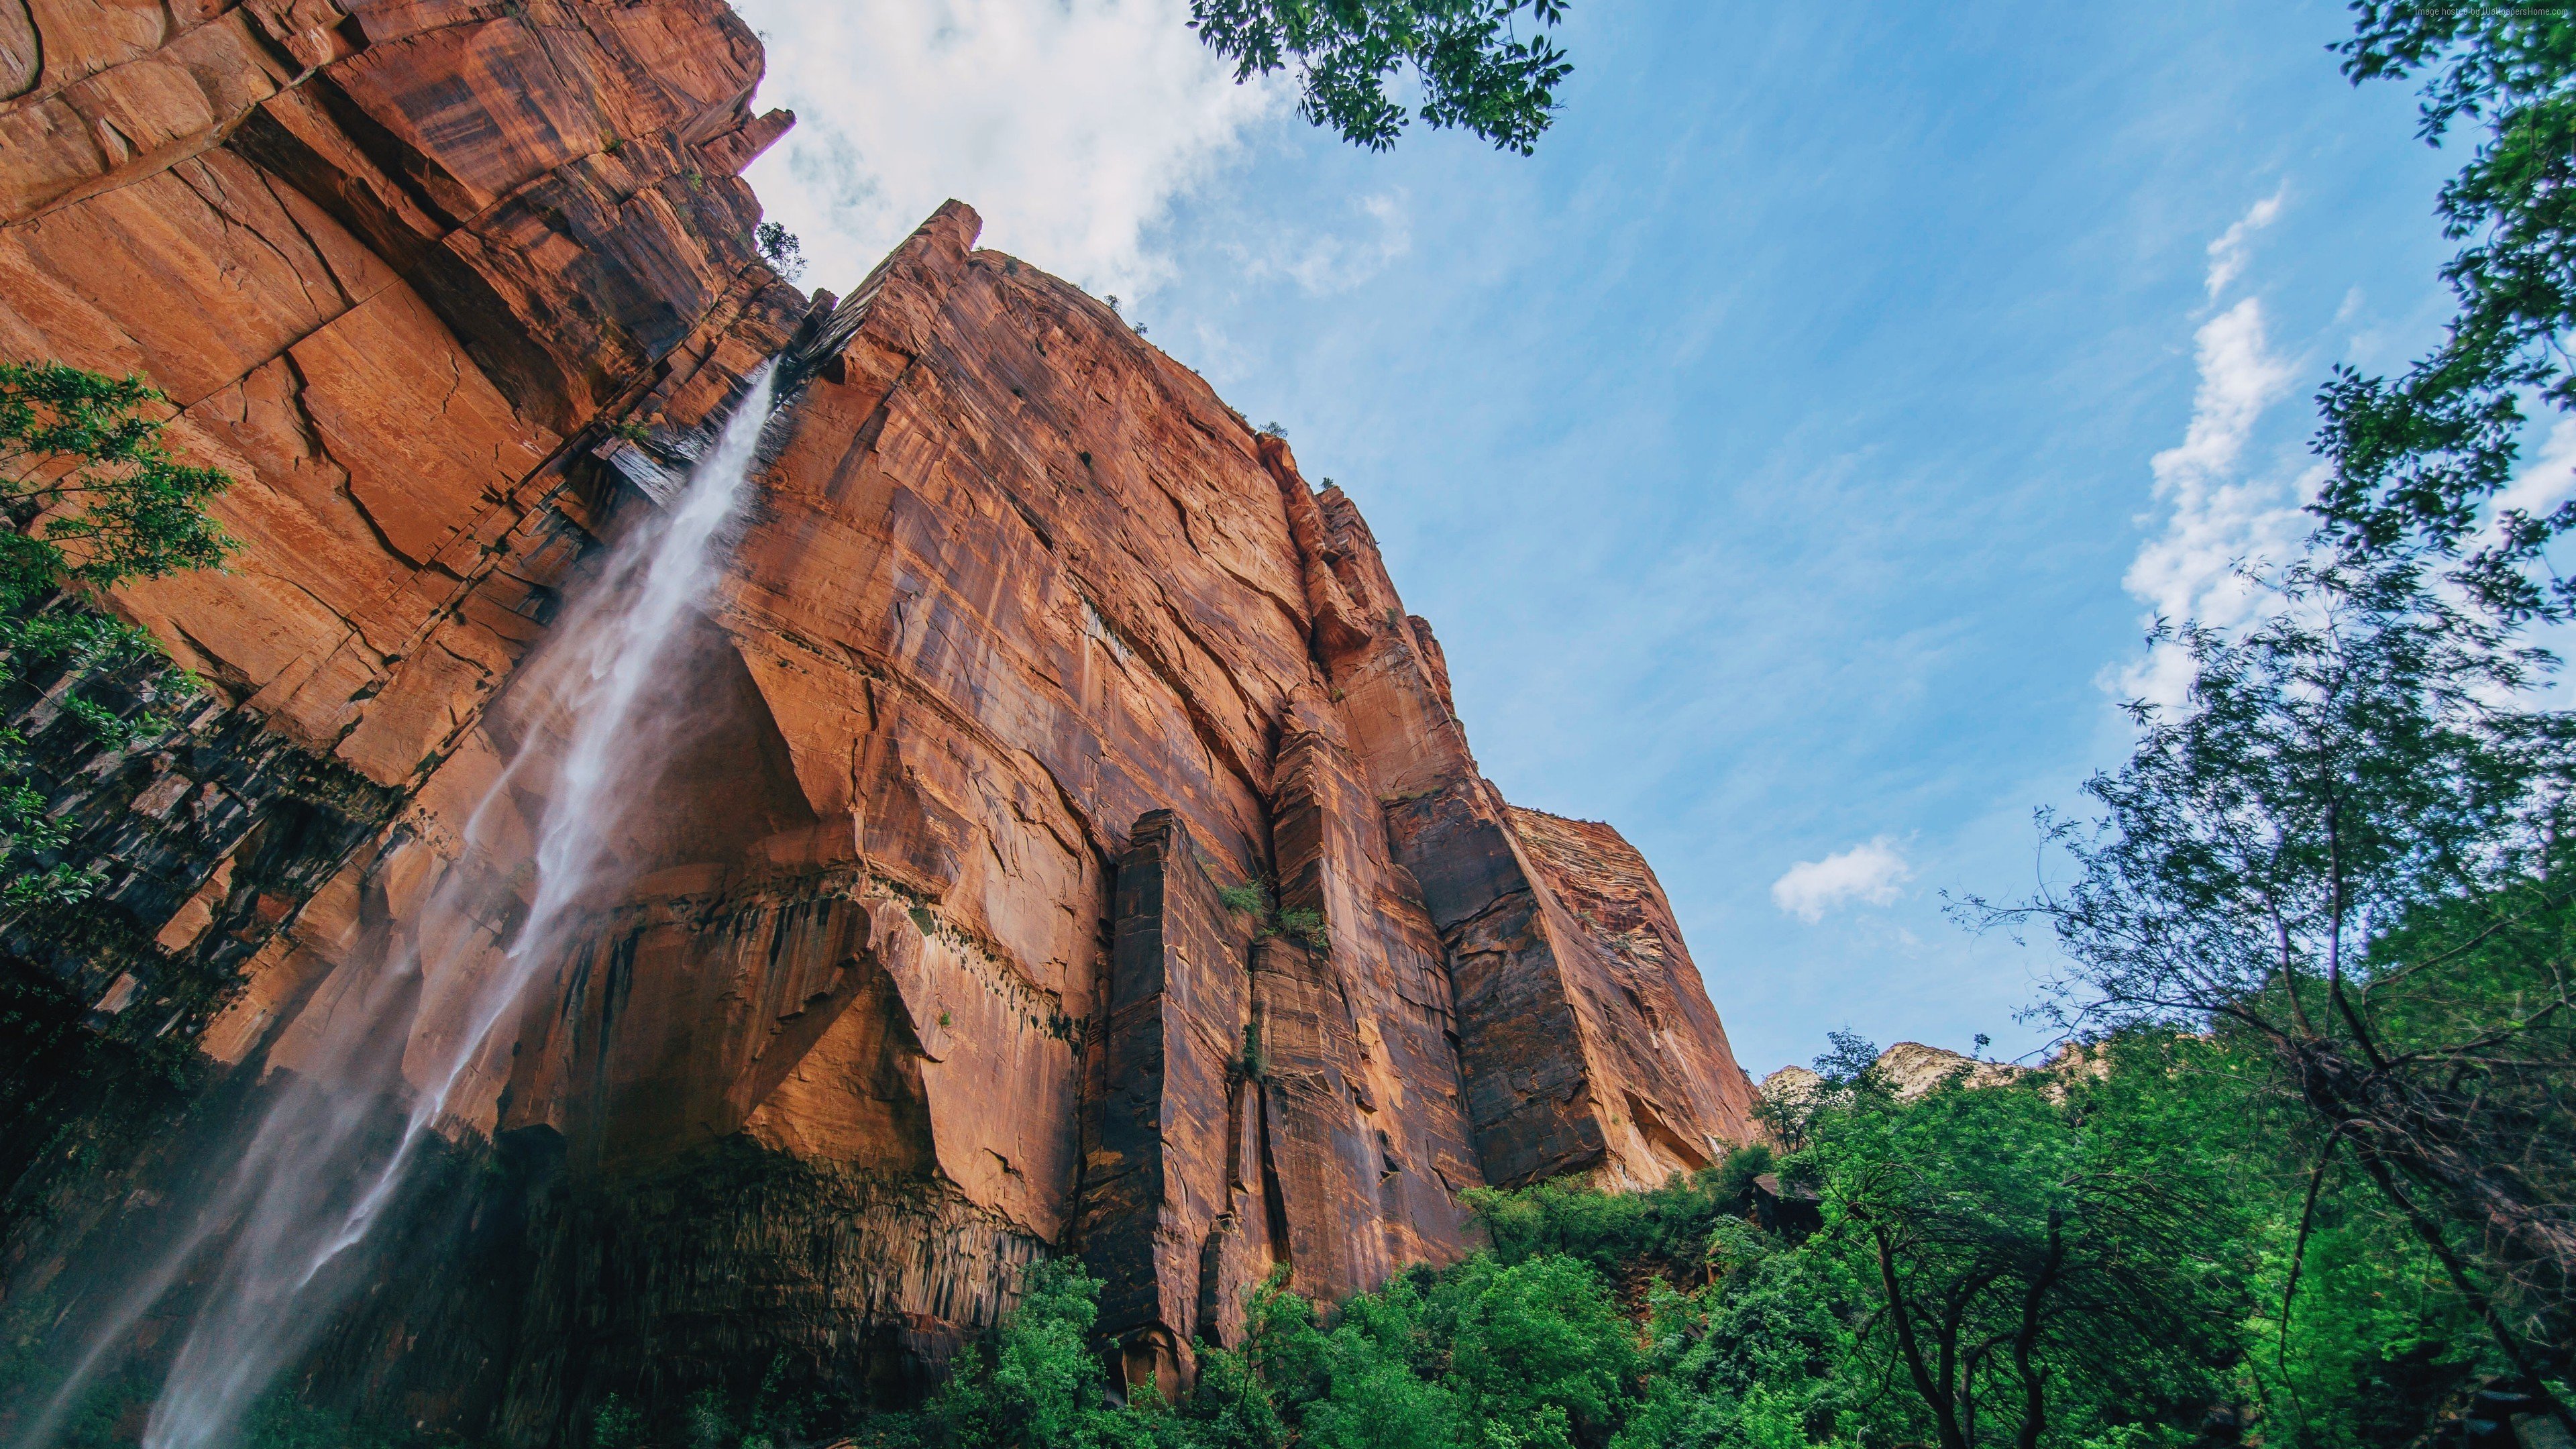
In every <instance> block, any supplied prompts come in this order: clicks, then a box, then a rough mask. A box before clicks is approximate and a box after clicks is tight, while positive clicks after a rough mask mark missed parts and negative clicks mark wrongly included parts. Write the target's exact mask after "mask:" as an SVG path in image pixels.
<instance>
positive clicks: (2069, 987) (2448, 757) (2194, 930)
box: [1971, 562, 2576, 1376]
mask: <svg viewBox="0 0 2576 1449" xmlns="http://www.w3.org/2000/svg"><path fill="white" fill-rule="evenodd" d="M2283 597H2284V603H2283V607H2282V610H2281V612H2280V613H2279V614H2277V615H2276V616H2275V617H2273V618H2271V619H2269V620H2267V621H2265V622H2263V623H2262V624H2260V625H2259V626H2258V627H2256V628H2253V629H2251V630H2249V631H2247V632H2245V633H2244V634H2242V635H2239V636H2224V635H2220V634H2218V633H2215V632H2213V631H2209V630H2205V629H2199V628H2185V629H2182V630H2179V631H2176V633H2175V635H2174V636H2173V637H2174V639H2175V641H2176V642H2177V643H2178V644H2179V646H2180V647H2182V648H2184V649H2185V650H2186V651H2187V652H2188V654H2189V657H2190V659H2191V661H2192V665H2193V669H2194V679H2193V683H2192V688H2191V694H2190V699H2189V701H2188V704H2187V706H2186V707H2184V708H2182V709H2180V710H2176V711H2159V710H2156V709H2153V708H2151V707H2148V706H2144V705H2140V706H2136V707H2135V710H2136V715H2137V718H2138V720H2139V722H2140V737H2139V742H2138V745H2137V747H2136V750H2135V752H2134V753H2133V754H2132V756H2131V757H2130V759H2129V761H2128V762H2127V763H2126V764H2124V765H2123V766H2121V767H2120V768H2119V769H2118V770H2116V771H2111V772H2107V773H2104V774H2102V775H2099V776H2096V777H2095V778H2094V779H2093V780H2092V781H2091V782H2089V783H2088V784H2087V785H2086V787H2085V788H2086V791H2087V793H2089V794H2090V795H2092V796H2093V798H2094V799H2095V801H2096V802H2097V803H2098V804H2099V805H2100V806H2101V807H2102V811H2103V813H2102V815H2101V817H2100V818H2099V820H2097V821H2095V822H2093V823H2091V824H2090V825H2089V826H2083V827H2079V826H2078V825H2077V824H2075V823H2074V822H2071V821H2064V820H2058V821H2053V822H2052V823H2051V824H2050V825H2049V827H2048V834H2049V837H2050V838H2051V839H2052V840H2053V841H2055V842H2056V843H2057V844H2059V845H2061V846H2063V847H2064V848H2065V849H2066V851H2067V852H2068V853H2069V854H2070V855H2071V857H2072V858H2073V860H2074V862H2075V865H2076V874H2075V877H2074V879H2073V880H2072V882H2071V883H2069V884H2068V885H2066V886H2065V887H2063V888H2062V889H2053V890H2051V891H2048V892H2046V893H2044V894H2042V895H2041V896H2040V897H2038V898H2037V899H2035V900H2033V901H2031V902H2029V903H2027V904H2026V905H2024V906H2021V907H2018V908H2015V909H2011V910H2000V911H1999V910H1995V909H1993V908H1990V907H1984V906H1982V903H1974V904H1972V907H1971V910H1972V913H1976V914H1980V915H1981V917H1982V919H1985V920H1987V921H1997V920H2009V919H2014V918H2018V917H2037V918H2040V919H2044V920H2046V921H2047V922H2048V923H2049V924H2050V925H2051V926H2052V927H2053V928H2054V930H2055V933H2056V935H2057V938H2058V941H2059V944H2060V945H2061V946H2062V947H2063V948H2064V949H2065V951H2066V953H2067V955H2068V956H2069V958H2071V960H2072V962H2073V970H2072V973H2071V975H2070V977H2069V978H2068V979H2067V980H2066V981H2064V982H2062V983H2060V986H2059V989H2058V995H2057V998H2056V1002H2055V1009H2056V1010H2057V1012H2058V1014H2059V1019H2060V1020H2061V1021H2062V1022H2064V1023H2066V1024H2067V1025H2069V1026H2095V1027H2103V1026H2107V1027H2114V1028H2117V1027H2136V1026H2146V1025H2156V1024H2173V1025H2180V1026H2186V1027H2192V1028H2201V1027H2207V1026H2210V1025H2212V1024H2218V1025H2221V1026H2223V1027H2224V1028H2226V1029H2228V1030H2230V1031H2232V1032H2235V1033H2239V1034H2241V1035H2242V1036H2243V1037H2244V1038H2246V1039H2247V1040H2249V1041H2258V1042H2261V1043H2263V1044H2264V1045H2265V1046H2266V1047H2267V1048H2268V1050H2269V1051H2270V1053H2271V1054H2272V1058H2273V1063H2274V1068H2275V1071H2274V1078H2273V1080H2274V1082H2275V1084H2276V1087H2277V1090H2278V1091H2280V1092H2281V1093H2283V1094H2285V1095H2286V1096H2288V1097H2289V1098H2290V1099H2291V1100H2293V1101H2295V1102H2296V1103H2297V1104H2299V1105H2300V1106H2301V1107H2302V1108H2303V1109H2304V1112H2303V1113H2302V1119H2303V1136H2304V1138H2305V1140H2306V1142H2307V1143H2308V1146H2309V1150H2310V1151H2311V1153H2312V1155H2313V1158H2314V1162H2315V1166H2314V1171H2315V1172H2317V1173H2322V1172H2324V1171H2325V1170H2326V1166H2327V1161H2326V1160H2327V1158H2328V1157H2330V1156H2331V1155H2332V1154H2334V1153H2337V1152H2339V1151H2340V1152H2348V1153H2350V1154H2351V1157H2352V1160H2353V1162H2354V1164H2355V1166H2357V1167H2358V1168H2359V1169H2360V1171H2361V1172H2362V1174H2363V1175H2364V1177H2365V1178H2366V1179H2367V1180H2368V1181H2369V1182H2371V1183H2372V1184H2373V1185H2374V1186H2375V1187H2376V1188H2377V1190H2378V1193H2379V1195H2380V1197H2381V1198H2382V1199H2383V1200H2384V1201H2385V1203H2386V1204H2387V1206H2388V1209H2389V1210H2390V1211H2392V1212H2394V1213H2396V1214H2398V1215H2399V1216H2400V1217H2401V1218H2402V1219H2403V1220H2404V1221H2405V1222H2406V1223H2407V1225H2408V1226H2409V1228H2410V1230H2411V1231H2412V1232H2413V1233H2414V1234H2415V1235H2416V1237H2417V1238H2418V1240H2419V1241H2420V1242H2421V1243H2422V1244H2423V1246H2424V1248H2425V1249H2426V1251H2428V1252H2430V1253H2431V1254H2432V1255H2433V1257H2434V1258H2435V1259H2436V1260H2437V1261H2439V1262H2440V1263H2442V1264H2443V1265H2444V1268H2445V1270H2446V1271H2447V1273H2448V1274H2449V1276H2450V1277H2451V1278H2452V1280H2453V1282H2454V1285H2455V1286H2456V1288H2457V1290H2458V1291H2459V1292H2460V1294H2461V1295H2462V1296H2463V1298H2464V1299H2466V1300H2467V1301H2468V1302H2470V1303H2471V1304H2473V1305H2474V1306H2475V1307H2476V1309H2477V1312H2478V1315H2479V1316H2480V1317H2481V1318H2483V1319H2484V1320H2485V1321H2486V1322H2487V1324H2488V1327H2489V1331H2490V1332H2491V1333H2492V1334H2493V1335H2494V1337H2495V1340H2496V1342H2497V1344H2498V1345H2499V1347H2500V1348H2501V1349H2502V1350H2503V1352H2504V1353H2505V1355H2506V1356H2507V1358H2509V1359H2510V1360H2511V1361H2512V1362H2513V1363H2514V1364H2515V1365H2516V1366H2517V1367H2519V1368H2520V1369H2521V1370H2523V1371H2524V1372H2525V1373H2528V1374H2531V1375H2534V1376H2539V1375H2541V1374H2543V1373H2564V1372H2566V1371H2567V1368H2568V1349H2567V1344H2568V1341H2569V1339H2568V1333H2567V1325H2568V1323H2569V1317H2568V1314H2569V1310H2570V1302H2569V1286H2570V1281H2571V1277H2576V1205H2571V1204H2570V1203H2569V1202H2568V1201H2567V1198H2566V1193H2565V1190H2564V1189H2565V1184H2566V1183H2567V1182H2569V1181H2571V1180H2576V1132H2571V1130H2570V1126H2569V1123H2570V1121H2571V1114H2570V1110H2569V1109H2570V1106H2571V1105H2572V1104H2571V1100H2570V1097H2569V1092H2570V1090H2571V1083H2576V1000H2571V997H2570V988H2571V984H2576V983H2571V979H2570V977H2569V975H2568V967H2567V958H2566V956H2565V954H2564V949H2563V947H2564V939H2563V934H2562V933H2563V930H2564V924H2563V923H2564V921H2565V919H2566V913H2567V911H2568V908H2569V896H2568V893H2567V889H2566V886H2565V884H2564V876H2565V867H2566V863H2567V862H2566V858H2565V857H2566V849H2565V847H2564V846H2562V845H2561V844H2560V843H2559V842H2560V841H2561V840H2562V839H2563V838H2564V837H2563V827H2564V807H2565V802H2566V799H2567V784H2568V782H2569V780H2570V779H2571V771H2570V764H2571V751H2570V746H2571V743H2576V736H2571V721H2570V720H2569V719H2568V718H2567V717H2566V716H2564V715H2561V714H2558V713H2554V712H2546V711H2533V710H2529V709H2526V708H2522V707H2520V706H2521V705H2522V703H2523V699H2522V691H2524V690H2525V689H2526V687H2527V686H2528V685H2529V684H2530V682H2531V679H2532V670H2533V669H2534V668H2535V667H2536V666H2537V665H2538V664H2539V663H2541V662H2542V661H2540V660H2539V659H2537V658H2536V657H2535V656H2534V655H2533V654H2532V653H2531V652H2530V651H2528V650H2526V649H2522V648H2519V647H2517V646H2516V645H2515V643H2514V640H2513V637H2512V635H2511V633H2510V631H2509V630H2508V629H2506V628H2505V627H2503V626H2501V625H2499V624H2497V623H2495V622H2493V621H2492V620H2491V619H2490V618H2489V617H2487V616H2485V615H2482V614H2480V613H2477V612H2475V611H2473V610H2469V609H2464V608H2461V607H2455V606H2454V605H2452V604H2451V603H2449V602H2448V601H2447V600H2446V599H2445V598H2444V597H2443V595H2442V594H2441V593H2440V592H2439V591H2437V590H2435V589H2432V588H2429V587H2427V586H2426V585H2425V583H2424V581H2423V579H2422V576H2421V573H2420V571H2419V570H2418V569H2417V568H2415V567H2413V566H2411V565H2408V564H2404V563H2399V564H2394V565H2372V566H2369V567H2363V566H2360V565H2355V564H2352V563H2350V562H2329V563H2325V564H2305V565H2301V566H2300V567H2298V568H2296V569H2294V570H2292V571H2291V572H2290V574H2289V575H2288V576H2287V578H2286V579H2285V580H2284V595H2283Z"/></svg>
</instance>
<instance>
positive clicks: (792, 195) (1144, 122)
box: [738, 0, 1292, 296]
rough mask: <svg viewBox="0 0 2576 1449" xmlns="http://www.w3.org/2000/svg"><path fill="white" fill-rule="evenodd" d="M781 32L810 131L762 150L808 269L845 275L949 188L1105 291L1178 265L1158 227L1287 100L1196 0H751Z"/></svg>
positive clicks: (781, 215) (771, 91)
mask: <svg viewBox="0 0 2576 1449" xmlns="http://www.w3.org/2000/svg"><path fill="white" fill-rule="evenodd" d="M738 8H739V9H740V10H741V12H742V14H743V17H744V18H745V19H746V20H748V21H750V22H751V24H752V25H753V26H754V27H755V28H757V29H759V30H761V31H762V32H764V33H765V34H766V35H767V36H768V37H769V41H770V43H769V78H768V80H767V81H766V82H765V83H764V84H763V86H762V88H761V92H760V103H761V104H762V105H764V106H769V105H783V106H787V107H790V108H792V109H793V110H794V111H795V112H796V114H797V124H796V129H795V130H793V131H791V132H789V133H788V135H787V139H785V140H784V141H782V142H780V143H779V145H778V146H777V147H776V148H775V149H774V150H772V151H771V152H770V153H769V154H768V155H766V156H764V157H762V158H761V159H760V161H759V162H757V163H755V164H754V166H753V168H752V171H751V180H752V183H753V185H754V186H756V187H757V188H758V189H759V192H760V196H761V200H762V202H763V203H764V204H765V205H766V206H767V207H768V209H769V213H770V215H771V216H772V217H773V218H774V219H776V220H779V221H781V222H783V223H785V224H786V225H787V227H788V228H789V229H790V230H792V231H794V232H796V233H797V234H798V237H799V239H800V240H801V241H802V242H803V244H804V250H805V254H806V256H807V258H808V259H809V260H810V262H811V263H812V270H811V271H810V272H809V273H808V275H807V277H806V280H807V282H808V283H809V284H812V285H819V286H825V287H832V288H835V289H841V290H846V289H847V288H849V287H851V286H853V285H855V284H856V283H857V282H858V280H859V278H860V277H861V276H862V275H864V274H865V273H866V271H867V269H868V268H869V267H871V266H874V265H875V264H876V261H877V259H878V258H879V257H880V256H882V255H883V254H884V253H885V252H886V250H887V249H888V248H890V247H891V246H893V245H894V244H895V243H896V242H898V241H900V240H902V239H903V237H904V236H905V235H906V234H908V233H909V232H910V231H911V230H912V228H913V227H914V226H916V225H918V224H919V223H920V221H921V219H922V218H923V217H925V216H927V215H929V214H930V212H931V210H932V209H933V208H935V207H937V206H938V205H939V203H940V202H941V201H943V200H946V199H947V198H949V197H952V196H954V197H957V198H959V199H961V200H963V201H966V202H968V203H970V204H972V205H973V206H974V207H975V208H976V210H977V211H979V212H981V213H982V214H983V216H984V222H985V232H984V238H985V244H986V245H988V246H994V247H999V248H1002V249H1004V250H1008V251H1011V252H1013V253H1015V254H1017V255H1019V256H1022V257H1025V258H1027V259H1028V260H1029V261H1030V262H1032V263H1034V264H1036V265H1037V266H1040V267H1043V268H1045V269H1047V270H1048V271H1052V272H1056V273H1059V274H1061V275H1063V276H1066V277H1069V278H1071V279H1072V280H1074V281H1076V282H1079V283H1082V284H1083V285H1085V286H1088V287H1090V288H1092V289H1093V290H1094V291H1108V292H1124V293H1126V294H1127V295H1129V296H1136V295H1140V294H1142V293H1144V292H1146V291H1148V290H1149V289H1150V288H1151V287H1152V286H1153V285H1154V284H1155V283H1156V282H1157V281H1158V280H1159V279H1161V278H1162V277H1163V276H1165V275H1166V274H1167V273H1168V272H1169V270H1170V264H1169V262H1168V261H1167V260H1166V259H1165V258H1163V257H1161V256H1158V255H1156V254H1155V253H1154V252H1153V250H1152V249H1151V247H1150V246H1149V245H1148V241H1147V235H1148V232H1149V231H1150V229H1151V228H1152V227H1153V225H1154V224H1155V223H1156V222H1157V221H1158V220H1160V219H1161V218H1162V217H1163V216H1164V215H1165V214H1166V213H1167V212H1168V210H1169V209H1170V207H1171V205H1172V203H1173V202H1174V201H1175V200H1176V199H1178V198H1180V197H1182V196H1184V195H1187V194H1188V193H1189V192H1190V191H1191V190H1192V189H1193V188H1195V187H1198V186H1201V185H1203V184H1205V183H1206V182H1207V181H1208V180H1210V179H1211V178H1212V177H1214V176H1215V175H1217V174H1218V173H1219V172H1220V171H1221V170H1222V169H1223V168H1224V167H1225V166H1226V165H1227V164H1228V163H1229V162H1230V161H1232V160H1234V159H1235V158H1236V157H1237V156H1238V155H1239V154H1240V153H1241V151H1242V149H1243V142H1244V140H1245V138H1246V136H1247V133H1248V132H1250V131H1251V130H1252V129H1253V128H1254V127H1256V126H1259V125H1262V124H1264V123H1266V122H1268V121H1269V120H1271V119H1272V118H1275V117H1278V116H1280V115H1283V114H1284V113H1285V112H1286V110H1287V107H1288V106H1289V104H1290V103H1291V100H1292V97H1291V96H1290V95H1289V94H1288V92H1287V90H1286V89H1285V88H1284V87H1283V86H1282V85H1278V84H1261V83H1255V84H1252V85H1244V86H1238V85H1236V84H1235V83H1234V79H1233V74H1232V72H1231V71H1230V70H1228V69H1227V68H1226V67H1225V65H1224V64H1223V63H1222V62H1221V61H1220V60H1219V59H1218V58H1217V57H1216V55H1215V54H1214V53H1213V52H1211V51H1209V50H1208V49H1207V47H1205V46H1203V45H1201V44H1200V43H1199V40H1198V37H1197V35H1196V34H1195V33H1194V32H1193V31H1191V29H1190V28H1189V6H1188V4H1187V3H1186V0H1054V3H1036V4H1033V3H1030V0H738Z"/></svg>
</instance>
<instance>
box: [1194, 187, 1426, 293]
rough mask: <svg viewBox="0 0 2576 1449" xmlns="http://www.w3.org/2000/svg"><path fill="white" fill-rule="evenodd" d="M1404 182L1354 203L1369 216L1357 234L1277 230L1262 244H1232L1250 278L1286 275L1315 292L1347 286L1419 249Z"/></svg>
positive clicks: (1239, 264) (1265, 237)
mask: <svg viewBox="0 0 2576 1449" xmlns="http://www.w3.org/2000/svg"><path fill="white" fill-rule="evenodd" d="M1408 200H1409V198H1408V197H1407V196H1406V195H1405V193H1404V191H1403V190H1402V189H1401V188H1398V189H1395V190H1391V191H1382V192H1378V193H1376V194H1374V195H1369V196H1363V197H1361V198H1359V199H1358V200H1357V201H1354V202H1353V203H1351V208H1352V210H1354V211H1356V212H1358V213H1359V214H1360V216H1361V217H1362V218H1364V224H1363V227H1362V229H1361V230H1360V231H1359V232H1357V233H1355V234H1349V235H1346V234H1343V233H1339V232H1329V231H1328V232H1302V233H1296V234H1291V233H1287V232H1281V231H1271V232H1267V233H1264V234H1262V238H1263V239H1262V241H1261V243H1260V244H1259V246H1258V247H1257V248H1255V247H1252V246H1237V247H1233V248H1230V250H1231V251H1232V252H1233V254H1234V259H1235V262H1236V265H1237V267H1238V268H1239V270H1240V271H1241V273H1242V274H1243V275H1244V276H1245V277H1247V278H1264V277H1285V278H1287V279H1288V280H1289V281H1292V282H1294V283H1296V284H1297V285H1298V286H1299V287H1300V288H1302V289H1304V290H1305V291H1306V292H1307V293H1308V294H1309V295H1311V296H1318V297H1323V296H1330V295H1332V294H1334V293H1336V292H1347V291H1349V290H1350V289H1352V288H1353V287H1357V286H1359V285H1361V284H1362V283H1364V282H1366V281H1368V280H1369V279H1370V278H1372V277H1374V276H1376V275H1377V274H1378V273H1380V272H1382V271H1385V270H1386V269H1387V267H1388V266H1389V265H1391V264H1393V263H1394V262H1397V261H1400V260H1402V259H1403V258H1404V257H1405V256H1406V255H1407V254H1409V253H1410V252H1412V250H1413V226H1412V221H1411V218H1410V217H1409V215H1408V214H1407V211H1406V204H1407V201H1408Z"/></svg>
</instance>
